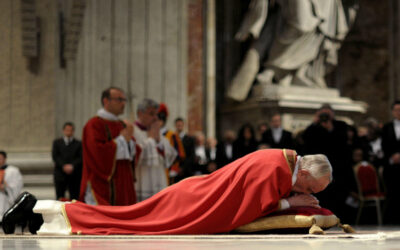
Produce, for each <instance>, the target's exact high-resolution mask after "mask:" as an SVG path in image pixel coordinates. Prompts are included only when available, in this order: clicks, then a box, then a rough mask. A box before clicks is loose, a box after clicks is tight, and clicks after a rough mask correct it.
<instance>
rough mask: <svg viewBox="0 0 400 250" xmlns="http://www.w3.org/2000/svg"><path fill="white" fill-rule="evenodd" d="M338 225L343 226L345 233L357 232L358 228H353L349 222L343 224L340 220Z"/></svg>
mask: <svg viewBox="0 0 400 250" xmlns="http://www.w3.org/2000/svg"><path fill="white" fill-rule="evenodd" d="M338 226H339V227H340V228H342V229H343V231H344V232H345V233H355V232H356V230H354V228H352V227H351V226H350V225H349V224H341V223H340V222H339V224H338Z"/></svg>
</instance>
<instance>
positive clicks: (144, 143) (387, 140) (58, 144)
mask: <svg viewBox="0 0 400 250" xmlns="http://www.w3.org/2000/svg"><path fill="white" fill-rule="evenodd" d="M125 102H126V97H125V94H124V92H123V90H121V89H119V88H114V87H111V88H108V89H106V90H104V91H103V93H102V96H101V104H102V108H101V109H99V111H98V112H97V115H96V116H94V117H93V118H91V119H90V120H89V121H88V122H87V124H86V125H85V127H84V129H83V136H82V142H80V141H79V140H77V139H75V138H74V137H73V135H74V129H75V127H74V124H73V123H71V122H67V123H65V124H64V126H63V137H62V138H59V139H56V140H55V141H54V143H53V148H52V156H53V160H54V164H55V168H54V183H55V190H56V199H57V200H72V199H77V200H80V201H83V202H85V203H87V204H92V205H131V204H135V203H137V202H140V201H143V200H146V199H148V198H150V197H152V196H153V195H154V194H156V193H158V192H159V191H161V190H163V189H165V188H166V187H167V186H169V185H172V184H174V183H178V182H180V181H181V180H183V179H186V178H188V177H192V176H200V175H204V174H210V173H212V172H214V171H216V170H218V169H221V168H223V167H225V166H226V165H228V164H229V163H231V162H233V161H235V160H237V159H239V158H241V157H243V156H245V155H248V154H249V153H252V152H255V151H257V150H260V149H268V148H274V149H293V150H296V151H297V153H298V154H299V155H310V154H324V155H326V156H327V158H328V159H329V161H330V163H331V165H332V168H333V181H332V182H331V184H330V185H329V186H328V187H327V188H326V189H325V190H324V191H322V192H320V193H319V194H317V198H318V200H319V204H320V205H321V206H322V207H325V208H328V209H330V210H332V211H333V212H334V213H335V214H337V215H338V216H339V218H341V219H342V220H344V221H347V222H350V223H351V222H354V221H352V219H353V218H354V214H355V211H356V207H357V200H356V196H355V195H354V194H355V193H356V192H357V185H356V181H355V177H354V174H353V170H352V167H353V166H355V165H356V164H358V163H360V162H369V163H370V164H372V165H373V166H374V167H376V169H377V170H378V169H383V171H377V172H383V176H382V180H383V182H382V184H383V186H382V188H383V190H385V192H386V194H387V204H386V206H385V207H386V209H385V215H384V219H385V222H386V223H388V224H398V223H400V216H399V215H397V213H396V210H397V209H398V208H399V207H400V202H399V201H398V199H397V197H396V195H397V194H398V191H400V190H397V189H398V185H396V179H397V176H398V173H399V172H400V102H395V103H394V104H393V105H392V114H393V118H394V119H393V121H391V122H389V123H387V124H385V125H383V124H382V123H379V122H378V121H376V120H374V119H372V118H370V119H367V120H366V121H365V122H364V123H363V124H360V125H359V126H351V125H348V124H347V123H345V122H343V121H340V120H337V119H336V117H335V113H334V110H333V109H332V107H331V106H330V105H329V104H323V105H322V106H321V108H320V109H319V110H318V111H317V112H316V113H315V116H314V119H313V120H312V121H310V125H309V126H308V127H306V128H305V129H304V130H302V131H296V133H295V134H292V132H291V131H287V130H285V129H283V127H282V117H281V115H282V114H279V113H275V114H273V115H272V116H271V119H270V121H269V122H265V123H261V124H258V126H257V129H256V130H255V129H254V127H253V125H254V124H250V123H244V124H243V126H242V127H241V128H240V129H239V131H238V132H237V133H236V132H235V131H233V130H229V129H228V130H225V131H223V136H222V137H221V139H220V140H218V141H217V139H216V138H206V137H205V135H204V134H203V133H202V132H200V131H198V132H195V133H193V134H188V133H187V132H186V131H185V120H184V119H183V118H181V117H178V118H175V120H174V128H167V127H166V124H167V120H168V118H169V116H170V114H169V111H168V108H167V105H166V104H163V103H161V104H160V103H157V102H156V101H154V100H151V99H144V100H143V101H142V102H141V103H139V105H138V107H137V110H136V111H137V120H136V121H135V122H133V123H132V122H130V121H127V120H124V121H122V120H120V119H119V117H118V116H119V115H121V114H122V113H123V112H124V107H125ZM2 158H4V159H5V158H6V154H5V152H4V154H3V153H2V152H0V160H1V159H2ZM0 163H1V164H0V165H2V166H0V167H1V169H0V181H1V182H0V198H2V197H3V196H4V195H3V193H5V192H6V191H7V188H8V186H10V187H11V186H12V185H11V181H8V180H7V178H4V174H2V173H3V172H4V171H3V172H2V170H4V169H9V170H7V171H11V170H12V168H13V167H12V166H9V167H8V168H7V165H6V164H5V161H3V162H1V161H0ZM6 177H7V175H6ZM4 180H5V181H4ZM67 190H68V193H69V196H67V195H66V191H67ZM20 191H21V187H16V191H13V192H11V191H8V194H7V195H6V196H8V198H10V199H12V198H14V199H15V197H14V196H15V195H13V196H11V195H10V194H14V193H15V192H20ZM2 195H3V196H2ZM4 204H5V203H4ZM8 204H11V202H8ZM3 210H4V211H3V212H2V213H4V212H5V210H6V208H4V209H3Z"/></svg>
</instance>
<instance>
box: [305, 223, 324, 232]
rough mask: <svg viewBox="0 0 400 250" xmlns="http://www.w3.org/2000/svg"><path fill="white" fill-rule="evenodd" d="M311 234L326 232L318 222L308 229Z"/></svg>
mask: <svg viewBox="0 0 400 250" xmlns="http://www.w3.org/2000/svg"><path fill="white" fill-rule="evenodd" d="M308 233H309V234H325V232H324V230H322V228H320V227H319V226H318V225H317V224H313V225H312V226H311V227H310V230H309V231H308Z"/></svg>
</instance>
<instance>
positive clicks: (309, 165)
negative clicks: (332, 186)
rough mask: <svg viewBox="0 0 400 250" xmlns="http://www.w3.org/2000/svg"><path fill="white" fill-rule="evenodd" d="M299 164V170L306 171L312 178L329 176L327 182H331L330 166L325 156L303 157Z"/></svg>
mask: <svg viewBox="0 0 400 250" xmlns="http://www.w3.org/2000/svg"><path fill="white" fill-rule="evenodd" d="M299 164H300V165H299V169H303V170H307V171H308V172H309V173H310V174H311V176H313V177H314V178H316V179H319V178H321V177H323V176H326V175H329V181H332V165H331V163H330V162H329V160H328V158H327V157H326V156H325V155H323V154H317V155H305V156H303V157H302V158H301V159H300V163H299Z"/></svg>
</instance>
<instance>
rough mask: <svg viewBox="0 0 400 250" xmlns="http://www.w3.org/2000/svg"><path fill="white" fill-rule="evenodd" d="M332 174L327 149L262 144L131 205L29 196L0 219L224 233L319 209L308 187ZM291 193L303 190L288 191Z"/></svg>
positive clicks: (54, 229)
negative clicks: (302, 151) (275, 215)
mask: <svg viewBox="0 0 400 250" xmlns="http://www.w3.org/2000/svg"><path fill="white" fill-rule="evenodd" d="M331 178H332V167H331V165H330V163H329V161H328V159H327V158H326V157H325V156H324V155H309V156H304V157H300V156H297V155H296V153H295V152H294V151H292V150H280V149H267V150H259V151H256V152H254V153H251V154H248V155H246V156H244V157H242V158H240V159H238V160H236V161H234V162H232V163H230V164H228V165H227V166H225V167H223V168H221V169H219V170H217V171H215V172H213V173H212V174H209V175H204V176H199V177H192V178H187V179H184V180H182V181H180V182H178V183H176V184H174V185H172V186H169V187H168V188H166V189H164V190H162V191H161V192H159V193H158V194H156V195H154V196H153V197H151V198H149V199H147V200H145V201H143V202H140V203H137V204H134V205H131V206H119V207H108V206H90V205H87V204H84V203H80V202H76V203H67V204H66V203H62V202H59V201H37V202H36V199H35V198H34V197H33V196H32V195H29V194H26V198H24V197H22V198H20V199H18V200H17V202H19V203H18V205H14V206H13V208H12V209H11V210H12V211H14V212H7V213H6V216H4V218H3V222H4V221H5V220H6V221H7V223H6V226H5V227H6V229H7V228H9V227H12V226H13V224H12V223H13V222H14V223H16V222H17V223H21V221H19V220H18V218H20V216H21V214H24V215H25V214H27V215H26V218H25V220H28V221H30V222H31V223H30V224H29V225H35V228H37V227H40V230H39V231H38V233H39V234H211V233H224V232H229V231H231V230H233V229H235V228H237V227H239V226H241V225H244V224H247V223H250V222H252V221H254V220H255V219H257V218H259V217H262V216H265V215H267V214H270V213H272V212H274V211H276V210H279V209H285V208H289V207H292V206H314V207H319V206H318V200H317V199H316V198H315V197H313V196H312V195H311V193H317V192H320V191H321V190H323V189H325V188H326V186H328V184H329V183H330V181H331ZM292 191H293V192H297V193H298V194H297V195H293V196H289V195H290V193H291V192H292ZM35 203H36V205H31V204H35ZM33 206H34V208H33V212H34V213H33V212H32V207H33ZM60 211H63V212H62V213H61V212H60ZM37 213H39V214H42V215H43V218H44V221H45V223H44V224H43V225H41V223H38V222H37V220H33V219H31V217H33V215H37ZM22 222H23V221H22ZM3 228H4V225H3Z"/></svg>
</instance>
